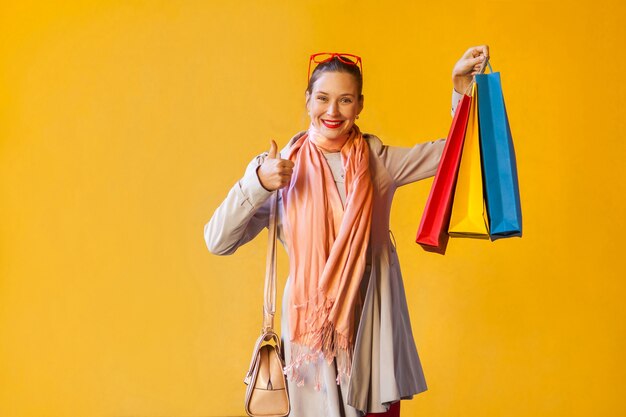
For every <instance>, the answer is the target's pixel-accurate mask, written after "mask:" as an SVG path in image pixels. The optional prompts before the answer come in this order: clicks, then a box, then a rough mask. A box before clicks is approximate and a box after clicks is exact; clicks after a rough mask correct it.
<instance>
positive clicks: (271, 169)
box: [256, 140, 293, 191]
mask: <svg viewBox="0 0 626 417" xmlns="http://www.w3.org/2000/svg"><path fill="white" fill-rule="evenodd" d="M256 172H257V176H258V177H259V181H260V182H261V185H262V186H263V188H265V189H266V190H268V191H274V190H277V189H279V188H283V187H286V186H287V185H289V182H290V181H291V174H293V162H291V161H290V160H289V159H281V158H280V154H279V153H278V146H277V145H276V142H274V140H272V142H271V145H270V150H269V152H268V154H267V157H266V158H265V161H264V162H263V163H262V164H261V165H259V167H258V168H257V171H256Z"/></svg>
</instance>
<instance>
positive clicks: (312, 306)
mask: <svg viewBox="0 0 626 417" xmlns="http://www.w3.org/2000/svg"><path fill="white" fill-rule="evenodd" d="M329 145H330V146H329ZM331 147H332V141H329V140H328V139H326V138H324V137H323V136H321V135H320V134H319V132H317V131H316V130H315V129H314V128H313V127H311V128H310V129H309V131H308V132H307V133H306V134H304V135H303V136H302V137H301V138H299V139H298V140H297V141H296V142H295V143H294V145H293V147H292V148H291V152H290V154H289V156H288V158H289V159H290V160H292V161H293V162H294V165H295V166H294V171H293V175H292V178H291V183H290V185H289V187H287V188H285V189H284V190H283V209H284V213H285V216H284V217H283V224H284V225H285V233H286V238H287V240H288V242H289V259H290V279H291V304H290V305H289V308H290V311H289V326H290V330H291V335H290V336H291V341H292V342H293V345H292V361H291V363H290V364H289V365H288V366H287V371H288V372H290V373H291V375H290V376H291V377H292V379H293V380H296V381H297V382H298V383H299V384H300V385H302V384H303V383H304V380H303V378H304V377H303V376H299V373H298V372H297V369H298V368H299V367H300V365H302V364H304V363H309V362H315V361H316V359H319V358H321V357H323V358H324V359H326V360H327V361H328V362H329V363H330V362H332V360H333V358H337V367H338V371H339V372H338V377H337V382H338V383H339V381H340V378H341V377H342V376H349V375H350V367H351V358H352V352H353V349H354V336H355V306H356V304H357V303H358V299H359V287H360V283H361V278H362V276H363V272H364V270H365V255H366V250H367V245H368V242H369V233H370V226H371V221H372V219H371V217H372V197H373V187H372V181H371V178H370V170H369V147H368V145H367V142H365V140H364V139H363V135H362V134H361V132H360V130H359V128H358V127H357V126H356V125H355V126H354V127H353V129H352V131H351V132H350V136H349V138H348V140H347V141H346V142H345V144H344V145H343V147H342V148H341V162H342V164H343V167H344V169H345V185H346V201H345V208H344V206H343V204H342V202H341V197H340V195H339V192H338V190H337V186H336V184H335V180H334V178H333V174H332V171H331V169H330V167H329V166H328V163H327V162H326V159H325V158H324V155H323V154H322V151H321V149H326V150H328V149H329V148H330V149H332V148H331ZM320 148H321V149H320ZM318 371H319V369H318ZM318 378H319V375H318ZM316 388H318V389H319V381H317V383H316Z"/></svg>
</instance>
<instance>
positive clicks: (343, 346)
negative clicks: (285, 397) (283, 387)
mask: <svg viewBox="0 0 626 417" xmlns="http://www.w3.org/2000/svg"><path fill="white" fill-rule="evenodd" d="M305 339H309V340H311V341H312V342H313V346H314V347H312V348H311V347H309V346H310V345H308V344H306V342H305V343H300V342H293V343H292V345H291V360H290V363H289V364H288V365H287V366H285V368H284V371H285V374H286V375H287V377H288V378H289V379H290V380H291V381H292V382H295V383H296V385H297V386H299V387H302V386H304V384H305V382H306V381H305V380H306V379H307V378H306V377H307V375H308V374H309V371H308V367H311V366H313V367H314V378H313V387H314V388H315V390H316V391H319V390H320V389H321V377H320V374H321V369H320V367H321V365H322V362H323V361H324V362H326V363H327V364H331V363H332V362H333V359H334V360H336V365H337V378H336V380H335V382H336V383H337V385H340V384H341V382H342V381H344V382H345V381H347V380H348V379H349V378H350V375H351V370H352V357H353V353H354V346H353V345H352V344H351V343H349V342H348V339H347V337H346V336H344V335H342V334H340V333H337V332H336V331H335V329H334V327H333V325H332V323H330V322H326V323H325V325H324V327H323V329H322V331H321V332H315V333H308V334H307V335H305Z"/></svg>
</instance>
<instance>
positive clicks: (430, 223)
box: [415, 95, 472, 252]
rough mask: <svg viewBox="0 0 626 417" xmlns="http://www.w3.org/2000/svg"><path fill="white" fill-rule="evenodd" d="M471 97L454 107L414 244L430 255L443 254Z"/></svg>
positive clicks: (466, 96) (465, 98) (465, 96)
mask: <svg viewBox="0 0 626 417" xmlns="http://www.w3.org/2000/svg"><path fill="white" fill-rule="evenodd" d="M471 101H472V98H471V97H470V96H468V95H463V98H462V99H461V102H460V104H459V105H458V106H457V109H456V113H455V114H454V119H453V120H452V126H450V132H449V133H448V139H447V140H446V145H445V146H444V148H443V154H442V155H441V161H440V162H439V167H438V168H437V173H436V174H435V180H434V182H433V185H432V187H431V189H430V195H429V196H428V200H427V201H426V208H425V209H424V214H422V221H421V223H420V227H419V230H418V231H417V238H416V239H415V241H416V242H417V243H419V244H420V245H422V247H423V248H424V249H425V250H427V251H431V252H443V251H444V250H445V246H446V243H447V241H448V234H447V231H448V225H449V223H450V213H451V211H452V199H453V197H454V187H455V183H456V177H457V173H458V170H459V164H460V161H461V152H462V150H463V141H464V139H465V129H466V128H467V121H468V119H469V109H470V104H471Z"/></svg>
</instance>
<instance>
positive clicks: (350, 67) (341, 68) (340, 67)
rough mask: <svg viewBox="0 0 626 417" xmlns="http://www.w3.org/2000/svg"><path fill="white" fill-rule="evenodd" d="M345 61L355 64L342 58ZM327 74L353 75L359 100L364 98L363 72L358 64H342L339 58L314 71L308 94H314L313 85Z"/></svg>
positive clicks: (307, 89) (321, 65)
mask: <svg viewBox="0 0 626 417" xmlns="http://www.w3.org/2000/svg"><path fill="white" fill-rule="evenodd" d="M341 59H343V60H344V61H349V62H354V61H352V60H351V59H349V58H345V57H342V58H341ZM325 72H346V73H348V74H352V76H353V77H354V79H355V80H356V88H357V92H358V94H359V100H360V99H361V98H363V76H362V75H361V70H360V69H359V67H358V66H357V65H356V64H346V63H345V62H341V60H340V59H339V58H338V57H336V56H335V57H333V59H331V60H330V61H328V62H322V63H321V64H319V65H318V66H317V67H315V70H313V74H312V75H311V78H310V79H309V85H307V87H306V92H307V93H309V94H312V93H313V85H314V84H315V82H316V81H317V80H318V79H319V78H320V77H321V76H322V74H323V73H325Z"/></svg>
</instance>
